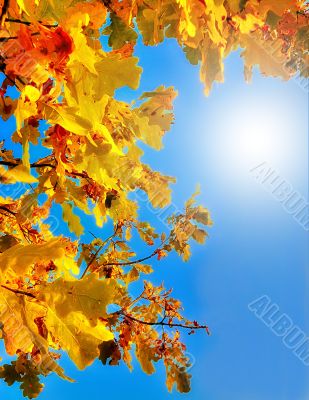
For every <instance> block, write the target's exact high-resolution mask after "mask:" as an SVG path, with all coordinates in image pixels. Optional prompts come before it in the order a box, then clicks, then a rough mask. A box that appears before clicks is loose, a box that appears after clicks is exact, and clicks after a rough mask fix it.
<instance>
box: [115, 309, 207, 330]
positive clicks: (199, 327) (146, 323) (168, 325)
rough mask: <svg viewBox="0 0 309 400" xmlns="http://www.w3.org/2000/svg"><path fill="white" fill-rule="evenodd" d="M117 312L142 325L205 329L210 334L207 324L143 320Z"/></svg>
mask: <svg viewBox="0 0 309 400" xmlns="http://www.w3.org/2000/svg"><path fill="white" fill-rule="evenodd" d="M117 313H118V314H121V315H123V316H124V317H125V318H128V319H130V320H131V321H134V322H137V323H139V324H143V325H150V326H162V327H164V326H166V327H169V328H184V329H190V330H196V329H206V332H207V334H208V335H210V332H209V328H208V326H207V325H185V324H180V323H169V322H164V321H163V320H162V321H155V322H150V321H143V320H141V319H138V318H135V317H132V315H129V314H126V313H124V312H123V311H118V312H117Z"/></svg>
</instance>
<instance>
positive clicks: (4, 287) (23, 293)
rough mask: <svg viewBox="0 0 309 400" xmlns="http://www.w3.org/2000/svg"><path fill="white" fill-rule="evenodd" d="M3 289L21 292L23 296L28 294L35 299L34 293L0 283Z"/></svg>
mask: <svg viewBox="0 0 309 400" xmlns="http://www.w3.org/2000/svg"><path fill="white" fill-rule="evenodd" d="M0 286H1V287H2V288H3V289H6V290H9V291H10V292H13V293H15V294H22V295H23V296H28V297H31V298H32V299H36V297H35V295H34V294H33V293H29V292H25V291H23V290H18V289H12V288H10V287H8V286H5V285H0Z"/></svg>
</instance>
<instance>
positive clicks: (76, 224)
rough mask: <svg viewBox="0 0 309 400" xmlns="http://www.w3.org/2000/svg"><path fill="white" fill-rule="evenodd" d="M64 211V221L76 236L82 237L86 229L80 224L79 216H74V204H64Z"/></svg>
mask: <svg viewBox="0 0 309 400" xmlns="http://www.w3.org/2000/svg"><path fill="white" fill-rule="evenodd" d="M62 210H63V213H62V217H63V220H64V221H65V222H67V224H68V226H69V229H70V231H71V232H73V233H75V235H76V236H81V235H82V234H83V232H84V227H83V225H82V224H81V222H80V218H79V216H78V215H76V214H74V212H73V206H72V204H70V203H63V204H62Z"/></svg>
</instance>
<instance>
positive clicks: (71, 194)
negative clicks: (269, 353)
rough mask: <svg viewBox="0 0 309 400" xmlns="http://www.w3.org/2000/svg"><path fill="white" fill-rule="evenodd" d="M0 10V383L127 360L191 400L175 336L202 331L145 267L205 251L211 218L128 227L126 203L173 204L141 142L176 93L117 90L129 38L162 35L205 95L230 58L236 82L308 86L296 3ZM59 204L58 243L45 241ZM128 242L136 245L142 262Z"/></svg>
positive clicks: (201, 0) (157, 140)
mask: <svg viewBox="0 0 309 400" xmlns="http://www.w3.org/2000/svg"><path fill="white" fill-rule="evenodd" d="M0 10H1V30H0V70H1V75H2V78H3V79H2V86H1V89H0V97H1V98H0V114H1V117H2V119H3V120H4V121H7V120H8V119H10V118H11V117H12V116H14V117H13V118H15V121H16V129H15V131H14V133H13V134H12V136H11V138H10V139H11V140H12V141H13V142H15V144H16V145H15V147H14V148H16V146H17V145H20V148H21V149H22V156H21V157H20V158H19V157H17V156H16V154H15V153H14V151H13V150H12V149H10V148H7V141H5V140H1V142H0V181H1V192H0V230H1V236H0V252H1V254H0V285H1V286H0V335H1V339H2V340H3V341H4V345H5V349H6V352H7V354H8V355H9V356H12V357H13V361H12V362H11V364H4V365H3V366H2V367H1V370H0V377H1V378H2V379H4V380H5V381H6V382H7V384H9V385H12V384H13V383H15V382H19V384H20V387H21V389H22V391H23V394H24V396H26V397H29V398H34V397H37V396H38V395H39V393H40V392H41V390H42V388H43V385H42V384H41V383H40V376H47V375H48V374H50V373H56V374H58V375H59V376H60V377H62V378H64V379H68V380H71V379H70V378H69V377H67V376H66V374H65V371H64V370H63V369H62V368H61V367H60V366H59V364H58V360H59V358H60V357H61V355H62V354H63V352H65V353H67V355H68V356H69V357H70V359H71V360H72V361H73V363H75V365H76V366H77V367H78V368H80V369H84V368H86V367H87V366H89V365H91V364H92V363H93V362H94V361H95V360H96V359H99V360H101V362H102V363H103V364H104V365H106V364H109V365H112V366H114V365H118V364H119V363H120V362H124V363H126V364H127V366H128V367H129V368H130V369H131V368H132V356H133V355H135V357H136V358H137V359H138V361H139V362H140V364H141V367H142V369H143V370H144V371H145V372H146V373H148V374H151V373H153V372H154V371H155V364H156V363H157V362H159V361H162V362H163V363H164V365H165V368H166V375H167V379H166V384H167V387H168V389H169V390H172V388H173V386H174V385H176V387H177V389H178V390H179V391H180V392H188V391H189V390H190V375H189V373H188V367H189V366H190V360H189V359H188V357H187V356H186V347H185V345H184V344H183V343H182V341H181V339H180V333H179V332H180V331H181V330H182V331H188V332H189V333H192V332H194V331H195V330H198V329H201V330H204V331H206V332H207V333H209V331H208V328H207V326H204V325H200V324H199V323H197V322H196V321H190V320H188V319H186V318H185V317H184V316H183V314H182V311H183V310H182V306H181V303H180V301H178V300H176V299H174V298H173V297H172V295H171V290H167V289H165V288H164V287H163V286H155V285H153V284H152V283H151V282H150V280H149V279H146V278H147V275H150V274H151V273H152V271H153V269H152V266H151V261H152V260H153V259H155V258H156V259H157V260H162V262H164V258H165V257H167V256H168V254H169V253H170V252H173V251H174V252H176V253H178V254H179V255H180V256H181V257H182V258H183V260H184V261H187V260H188V259H189V257H190V242H191V240H195V241H197V242H198V243H201V244H202V243H204V242H205V239H206V237H207V232H206V228H207V227H209V226H210V225H211V219H210V216H209V213H208V211H207V209H205V208H204V207H202V206H200V205H197V204H196V202H195V196H196V195H197V193H196V194H194V195H193V197H192V198H191V199H190V200H188V202H187V203H186V204H185V206H184V209H183V211H182V212H175V213H172V214H171V215H170V217H169V218H168V219H167V224H168V230H167V231H165V232H163V233H157V232H156V231H155V229H154V228H153V227H152V226H151V225H150V224H149V223H148V222H147V221H142V220H141V219H140V217H139V203H138V201H137V200H134V199H133V197H132V195H133V193H145V194H146V195H147V196H148V199H149V202H150V203H151V204H152V206H153V207H155V208H164V207H167V206H168V205H169V204H170V202H171V189H170V184H172V183H173V182H174V178H172V177H170V176H165V175H162V174H161V173H160V172H157V171H154V170H152V169H151V167H150V166H149V165H146V164H145V163H144V162H143V161H142V155H143V151H142V150H141V148H140V143H141V142H143V143H144V144H146V145H148V146H150V147H152V148H153V149H155V150H160V149H161V148H162V139H163V137H164V135H165V133H166V132H167V131H168V130H169V129H170V126H171V124H172V123H173V119H174V115H173V100H174V98H175V97H176V94H177V93H176V91H175V90H174V89H173V88H171V87H168V88H166V87H163V86H160V87H158V88H157V89H154V90H152V89H153V88H149V90H150V91H149V92H146V93H144V94H143V95H142V96H141V97H140V98H139V99H136V101H135V102H133V103H131V104H129V103H126V102H125V101H121V100H119V98H118V97H116V96H115V92H116V91H117V89H119V88H122V87H126V86H128V87H130V88H132V89H137V88H138V87H139V81H140V76H141V73H142V68H141V67H140V66H139V65H138V61H139V60H138V58H137V57H136V56H135V55H134V53H135V44H136V42H137V41H138V40H142V41H143V42H144V44H145V45H157V44H159V43H160V42H162V41H164V40H165V39H166V38H174V39H175V40H176V41H177V42H178V44H179V46H181V48H182V49H183V51H184V52H185V55H186V57H187V58H188V60H189V61H190V62H191V63H192V64H198V65H199V66H200V77H201V80H202V82H203V84H204V86H205V93H206V94H209V92H210V89H211V87H212V85H213V83H214V82H222V81H223V78H224V67H223V60H224V58H225V57H227V56H228V55H229V54H230V53H231V52H232V51H235V50H237V49H238V48H241V49H242V53H241V56H242V58H243V60H244V69H245V77H246V79H247V80H250V78H251V74H252V68H253V67H254V66H256V65H257V66H258V67H259V69H260V71H261V73H262V74H265V75H269V76H278V77H281V78H283V79H289V78H291V77H293V76H299V77H300V78H301V77H304V78H306V77H307V76H308V51H307V50H306V40H308V14H307V11H306V4H305V2H303V1H297V0H284V1H277V0H248V1H246V0H245V1H244V0H225V1H223V0H217V1H215V0H149V1H144V0H122V1H117V0H102V1H99V0H92V1H79V0H61V1H57V0H4V1H3V0H2V1H0ZM105 37H106V39H107V42H108V46H106V45H104V46H103V45H102V43H103V42H104V38H105ZM1 136H4V137H3V138H2V137H1V139H4V138H8V134H3V133H1ZM8 187H9V191H8V190H7V188H8ZM3 188H5V190H4V189H3ZM8 194H9V195H8ZM57 207H58V210H59V209H61V215H62V218H61V219H62V221H61V223H62V224H63V223H64V224H67V226H68V228H69V230H70V231H71V233H72V235H71V236H70V237H64V236H57V235H56V234H55V231H54V227H53V224H52V223H51V217H53V215H54V213H55V209H57ZM81 215H83V216H82V218H81ZM85 220H87V221H88V222H87V226H89V224H91V223H92V224H95V225H96V226H97V227H100V228H102V230H101V231H100V232H101V235H100V236H99V237H92V239H91V240H88V239H89V235H88V236H87V235H86V232H85V222H84V221H85ZM108 230H110V231H108ZM132 236H133V237H134V238H136V237H137V236H138V237H139V238H140V240H141V241H142V242H144V247H145V250H144V253H143V254H142V255H140V254H135V251H134V248H133V247H134V246H133V245H132V240H131V237H132ZM133 242H134V241H133ZM133 283H135V284H139V287H140V288H141V290H140V293H139V295H136V294H135V296H134V295H133V294H132V290H131V286H132V284H133Z"/></svg>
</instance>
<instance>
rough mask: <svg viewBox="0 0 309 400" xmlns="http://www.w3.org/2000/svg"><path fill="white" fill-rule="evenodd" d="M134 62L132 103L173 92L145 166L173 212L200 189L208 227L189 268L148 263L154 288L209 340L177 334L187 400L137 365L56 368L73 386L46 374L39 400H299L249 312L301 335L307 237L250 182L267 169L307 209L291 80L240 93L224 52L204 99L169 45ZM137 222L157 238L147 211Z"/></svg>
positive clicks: (291, 359) (288, 363)
mask: <svg viewBox="0 0 309 400" xmlns="http://www.w3.org/2000/svg"><path fill="white" fill-rule="evenodd" d="M138 56H139V57H140V65H141V66H142V67H143V68H144V73H143V75H142V81H141V86H140V89H139V90H138V94H139V93H142V92H143V91H146V90H151V89H154V88H155V87H157V86H159V85H161V84H164V85H166V86H171V85H173V86H175V87H176V89H177V90H178V91H179V96H178V98H177V99H176V102H175V114H176V121H175V124H174V126H173V128H172V131H171V132H170V133H168V134H167V136H166V138H165V148H164V150H163V151H162V152H159V153H158V152H155V151H153V150H150V149H147V150H146V154H145V157H144V159H145V161H146V162H148V163H149V164H151V165H152V167H153V168H155V169H158V170H160V171H161V172H164V173H167V174H169V175H173V176H175V177H177V184H176V185H174V186H173V192H174V203H175V205H177V206H178V207H182V205H183V203H184V201H185V200H186V199H187V198H188V197H189V196H190V195H191V194H192V193H193V192H194V190H195V186H196V183H200V184H201V187H202V195H201V196H200V201H201V202H202V203H203V204H204V205H206V206H207V207H208V208H209V210H210V211H211V215H212V218H213V220H214V226H213V228H211V229H210V231H209V233H210V238H209V240H208V242H207V245H206V246H204V247H201V246H195V245H194V246H193V257H192V259H191V260H190V262H189V263H185V264H184V263H182V261H181V260H180V259H179V258H178V257H177V256H176V255H172V256H171V257H170V258H168V259H166V260H165V261H164V262H161V263H158V264H155V267H156V271H157V272H156V273H155V275H154V277H153V280H154V282H155V283H159V282H161V281H164V283H165V286H166V287H173V288H174V296H175V297H178V298H180V299H182V300H183V304H184V307H185V313H186V315H187V316H188V317H189V318H192V319H197V320H199V321H200V322H204V321H205V322H207V324H208V325H209V327H210V329H211V331H212V336H210V337H207V336H206V335H204V334H202V333H197V334H195V335H192V336H187V335H186V334H184V336H183V337H184V340H185V343H186V344H187V346H188V351H189V352H190V354H191V358H192V360H193V361H194V365H193V368H192V370H191V372H192V374H193V379H192V391H191V392H190V393H189V394H187V395H179V394H177V393H176V392H173V394H172V395H171V394H169V393H168V392H167V390H166V387H165V384H164V380H165V375H164V370H163V368H162V366H158V371H157V373H156V374H155V375H153V376H150V377H149V376H147V375H145V374H143V373H142V372H141V370H140V367H139V366H138V365H137V363H135V368H134V371H133V372H132V373H130V372H129V371H128V370H127V368H126V367H125V366H120V367H117V368H115V367H103V366H102V365H100V364H99V363H95V364H94V365H93V366H91V367H90V368H88V369H87V370H86V371H84V372H80V371H76V369H75V368H74V367H73V366H72V364H71V363H70V362H69V361H68V360H66V359H65V358H64V359H63V360H62V365H63V366H64V367H65V368H66V371H67V373H68V374H69V375H70V376H71V377H73V378H74V379H76V381H77V382H76V383H75V384H70V383H67V382H64V381H62V380H59V379H58V378H57V377H52V376H51V377H49V378H48V379H47V380H46V382H45V383H46V388H45V390H44V392H43V394H42V396H41V397H40V398H41V399H42V400H48V399H54V398H55V397H56V398H58V399H61V400H62V399H66V398H68V397H70V398H74V399H84V398H89V399H92V400H99V399H101V398H113V399H124V398H127V399H131V398H134V399H137V400H139V399H141V400H142V399H144V398H147V400H157V399H160V400H161V399H162V400H165V399H170V398H183V399H188V400H200V399H208V400H307V399H308V398H309V383H308V382H309V380H308V375H309V374H308V372H309V368H308V367H306V366H304V365H303V363H302V362H301V361H300V360H299V359H298V358H297V357H296V356H295V355H294V354H293V352H292V351H291V350H290V349H288V348H286V347H285V346H284V344H283V343H282V340H281V339H280V337H278V336H276V335H275V334H274V333H273V332H272V330H271V329H270V328H269V327H267V326H265V324H263V323H262V321H261V320H259V319H258V318H257V317H256V316H255V315H254V313H252V312H251V311H250V310H249V309H248V304H249V303H251V302H253V301H254V300H255V299H257V298H259V297H261V296H262V295H266V296H268V297H269V298H270V299H271V301H272V303H276V304H277V305H278V306H279V310H280V313H281V314H284V313H286V314H287V315H288V316H289V317H290V319H291V320H293V323H294V324H295V325H298V326H299V327H300V328H301V329H302V330H303V331H304V332H306V334H308V335H309V320H308V315H309V313H308V306H307V304H308V293H309V292H308V273H307V271H308V265H309V264H308V258H309V257H308V231H305V230H304V229H303V228H302V227H301V226H300V225H299V224H298V223H297V221H295V219H293V216H292V215H290V214H289V213H288V212H286V210H285V209H284V207H283V206H282V204H281V203H280V202H279V201H278V200H277V198H276V196H274V195H273V194H272V193H271V189H270V188H269V187H268V186H267V185H265V184H262V183H261V182H260V181H258V180H257V179H255V176H254V174H253V172H250V170H252V168H255V167H256V166H257V165H259V164H262V163H266V165H267V166H269V167H271V168H273V169H274V171H276V173H277V175H278V176H279V177H280V178H281V179H282V180H285V181H286V182H288V183H289V184H290V185H291V187H292V188H293V190H295V191H297V193H299V194H300V195H301V196H303V198H304V199H306V200H305V201H308V167H307V166H308V136H307V133H308V114H307V107H308V95H307V93H306V92H305V90H304V89H303V88H301V87H300V86H299V84H298V83H297V82H296V81H295V80H291V81H289V82H282V81H280V80H278V79H273V78H265V77H262V76H260V75H259V73H258V72H257V71H255V73H254V77H253V82H252V84H250V85H247V84H246V83H245V82H244V78H243V67H242V61H241V59H240V57H239V53H235V54H233V55H232V56H230V57H229V58H228V59H227V61H226V63H225V83H224V84H223V85H215V87H214V89H213V91H212V92H211V94H210V96H209V97H208V98H206V97H205V96H204V94H203V87H202V84H201V83H200V82H199V76H198V68H196V67H193V66H191V65H189V63H188V62H187V61H186V59H185V56H184V55H183V53H182V51H181V50H180V49H179V47H178V46H177V45H176V43H175V42H174V41H172V40H169V41H167V42H165V43H164V44H163V45H160V46H158V47H157V48H145V47H144V46H143V45H141V44H139V45H138ZM119 96H120V97H122V98H124V99H129V100H130V99H133V98H136V96H137V93H136V92H133V91H129V90H127V89H124V90H121V92H120V93H119ZM1 128H2V129H4V125H1ZM5 129H6V128H5ZM7 132H8V131H7V130H6V133H4V136H7V135H8V133H7ZM1 137H2V133H1ZM141 214H142V216H143V218H144V219H145V218H147V219H149V220H151V222H152V223H153V224H154V225H156V226H157V227H158V229H160V228H161V229H163V226H162V223H161V222H160V221H159V220H158V219H157V217H156V216H155V214H154V213H153V212H152V211H151V210H148V208H147V207H144V209H143V210H142V212H141ZM143 250H144V249H140V251H141V252H142V251H143ZM0 393H1V394H2V398H4V399H7V400H11V399H22V396H21V394H20V393H19V391H18V389H15V388H14V389H12V388H7V387H6V386H5V384H3V383H0Z"/></svg>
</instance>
